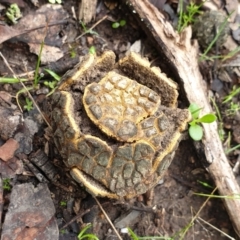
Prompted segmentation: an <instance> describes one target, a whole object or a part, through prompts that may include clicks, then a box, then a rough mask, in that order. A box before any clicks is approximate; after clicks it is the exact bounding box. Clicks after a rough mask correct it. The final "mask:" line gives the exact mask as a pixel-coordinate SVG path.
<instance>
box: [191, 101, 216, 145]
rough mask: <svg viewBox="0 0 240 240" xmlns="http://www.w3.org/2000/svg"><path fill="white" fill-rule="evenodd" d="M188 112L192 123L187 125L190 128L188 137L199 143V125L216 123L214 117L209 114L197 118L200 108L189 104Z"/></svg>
mask: <svg viewBox="0 0 240 240" xmlns="http://www.w3.org/2000/svg"><path fill="white" fill-rule="evenodd" d="M188 109H189V111H190V112H191V114H192V119H193V120H192V121H191V122H190V123H189V125H190V127H189V129H188V132H189V135H190V137H191V138H192V139H193V140H195V141H199V140H201V139H202V137H203V128H202V126H201V125H200V124H201V123H212V122H214V121H216V119H217V117H216V115H214V114H212V113H209V114H206V115H204V116H202V117H200V118H199V113H200V110H201V109H202V108H200V107H199V106H198V105H197V104H195V103H191V104H190V106H189V108H188Z"/></svg>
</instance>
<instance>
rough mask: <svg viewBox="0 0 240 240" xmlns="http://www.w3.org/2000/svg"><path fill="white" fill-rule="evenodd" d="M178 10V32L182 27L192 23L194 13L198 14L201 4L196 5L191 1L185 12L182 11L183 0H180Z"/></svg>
mask: <svg viewBox="0 0 240 240" xmlns="http://www.w3.org/2000/svg"><path fill="white" fill-rule="evenodd" d="M179 4H180V11H179V20H178V29H177V30H178V32H182V31H183V29H184V28H186V27H187V26H188V25H189V24H192V23H193V22H194V21H195V19H194V17H195V15H196V14H200V13H201V11H200V10H199V9H200V8H201V6H202V4H201V5H196V4H195V3H193V2H191V3H190V4H189V5H188V6H187V7H186V12H184V11H183V0H180V2H179Z"/></svg>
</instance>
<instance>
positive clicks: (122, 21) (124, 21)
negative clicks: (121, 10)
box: [119, 19, 127, 27]
mask: <svg viewBox="0 0 240 240" xmlns="http://www.w3.org/2000/svg"><path fill="white" fill-rule="evenodd" d="M126 23H127V22H126V20H124V19H123V20H121V21H120V22H119V24H120V26H121V27H124V26H125V25H126Z"/></svg>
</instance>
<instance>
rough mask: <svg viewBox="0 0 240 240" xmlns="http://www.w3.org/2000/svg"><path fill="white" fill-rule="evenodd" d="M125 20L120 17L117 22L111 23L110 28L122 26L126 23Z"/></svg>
mask: <svg viewBox="0 0 240 240" xmlns="http://www.w3.org/2000/svg"><path fill="white" fill-rule="evenodd" d="M126 23H127V21H126V20H124V19H122V20H120V21H119V22H114V23H113V24H112V28H119V27H124V26H125V25H126Z"/></svg>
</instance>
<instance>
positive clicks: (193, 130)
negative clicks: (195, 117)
mask: <svg viewBox="0 0 240 240" xmlns="http://www.w3.org/2000/svg"><path fill="white" fill-rule="evenodd" d="M188 132H189V135H190V137H191V138H192V139H193V140H194V141H199V140H201V139H202V137H203V129H202V127H201V126H199V125H192V126H190V127H189V129H188Z"/></svg>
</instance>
